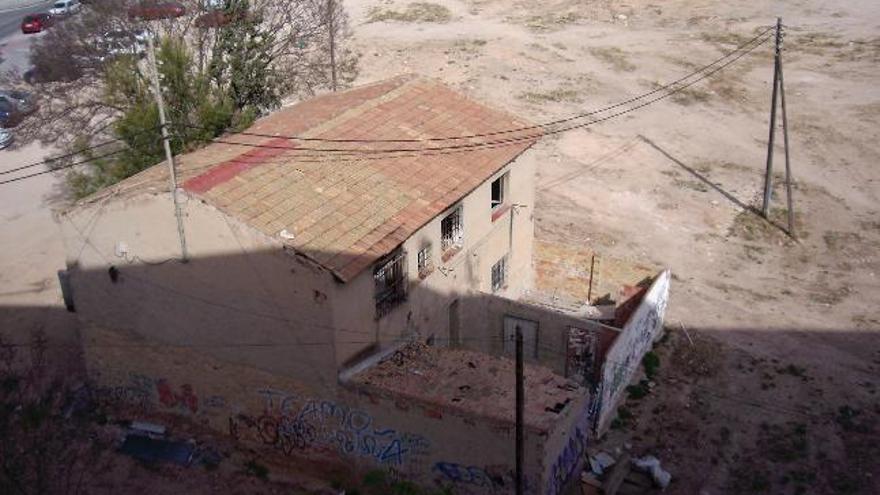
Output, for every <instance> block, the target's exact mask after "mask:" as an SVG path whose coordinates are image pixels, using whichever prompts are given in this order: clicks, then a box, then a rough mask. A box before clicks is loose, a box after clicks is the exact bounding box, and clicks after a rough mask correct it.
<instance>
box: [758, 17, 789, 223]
mask: <svg viewBox="0 0 880 495" xmlns="http://www.w3.org/2000/svg"><path fill="white" fill-rule="evenodd" d="M783 36H784V34H783V30H782V18H781V17H777V18H776V48H775V52H774V62H773V96H772V98H771V107H770V138H769V140H768V142H767V170H766V172H765V173H764V203H763V205H762V208H761V214H762V215H763V216H764V218H767V219H769V215H770V200H771V196H772V194H773V150H774V146H775V143H776V109H777V107H778V104H779V99H780V97H781V99H782V102H781V103H782V132H783V138H784V140H785V192H786V198H787V201H788V205H787V206H788V235H790V236H791V237H792V238H796V237H795V232H794V204H793V200H792V194H791V160H790V155H789V148H788V114H787V111H786V106H785V82H784V81H785V79H784V77H783V75H782V40H783Z"/></svg>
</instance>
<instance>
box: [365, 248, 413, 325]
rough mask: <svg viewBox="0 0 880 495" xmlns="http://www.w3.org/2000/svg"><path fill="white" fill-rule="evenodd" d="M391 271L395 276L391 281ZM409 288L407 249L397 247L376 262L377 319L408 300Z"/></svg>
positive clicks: (374, 273)
mask: <svg viewBox="0 0 880 495" xmlns="http://www.w3.org/2000/svg"><path fill="white" fill-rule="evenodd" d="M389 271H390V272H391V276H392V277H393V278H392V279H391V281H390V283H389V278H388V272H389ZM408 289H409V278H408V277H407V267H406V251H405V250H403V249H397V250H395V251H393V252H392V253H390V254H388V255H387V256H385V257H383V258H382V259H380V260H379V261H378V262H376V264H375V265H374V267H373V302H374V304H375V308H376V319H377V320H378V319H381V318H382V317H384V316H385V315H387V314H389V313H391V311H393V310H394V308H396V307H397V306H399V305H400V304H401V303H403V302H404V301H406V300H407V297H408Z"/></svg>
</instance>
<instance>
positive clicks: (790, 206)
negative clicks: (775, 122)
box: [778, 56, 797, 239]
mask: <svg viewBox="0 0 880 495" xmlns="http://www.w3.org/2000/svg"><path fill="white" fill-rule="evenodd" d="M778 64H779V98H780V100H781V103H782V137H783V142H784V143H785V195H786V199H787V200H788V235H790V236H791V237H792V239H797V234H795V232H794V200H793V199H792V197H791V181H792V177H791V160H790V156H789V152H788V112H787V111H786V108H785V78H784V77H783V76H782V57H781V56H780V57H779V62H778Z"/></svg>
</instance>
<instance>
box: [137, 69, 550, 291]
mask: <svg viewBox="0 0 880 495" xmlns="http://www.w3.org/2000/svg"><path fill="white" fill-rule="evenodd" d="M526 125H528V123H527V122H524V121H522V120H520V119H516V118H514V117H512V116H510V115H508V114H506V113H503V112H501V111H497V110H493V109H490V108H488V107H486V106H483V105H481V104H479V103H476V102H474V101H472V100H470V99H468V98H466V97H465V96H463V95H461V94H459V93H457V92H455V91H453V90H452V89H450V88H448V87H447V86H445V85H443V84H441V83H439V82H437V81H434V80H430V79H425V78H420V77H412V76H409V77H398V78H394V79H391V80H387V81H382V82H378V83H375V84H371V85H368V86H362V87H358V88H355V89H352V90H349V91H345V92H340V93H332V94H328V95H324V96H319V97H317V98H314V99H312V100H308V101H305V102H303V103H299V104H297V105H293V106H291V107H287V108H284V109H281V110H279V111H277V112H274V113H273V114H271V115H270V116H268V117H266V118H264V119H260V120H259V121H258V122H257V123H256V124H254V125H253V126H252V127H251V128H250V129H248V131H249V132H251V133H259V134H265V135H272V136H290V135H297V136H301V137H306V138H323V139H337V140H338V139H343V140H353V139H383V140H388V139H410V140H412V139H419V140H423V139H428V138H439V137H448V136H462V135H471V134H485V133H491V132H495V131H499V130H506V129H512V128H518V127H522V126H526ZM534 135H535V131H520V132H519V133H515V134H502V135H499V136H495V137H491V138H483V139H482V140H479V139H471V140H454V141H431V142H428V143H372V144H366V145H365V144H363V143H335V142H334V143H328V142H314V141H302V140H300V141H292V140H289V139H284V138H269V137H256V136H246V135H230V136H226V137H224V138H223V141H225V143H214V144H211V145H209V146H207V147H205V148H203V149H200V150H198V151H195V152H193V153H189V154H187V155H184V156H182V157H180V158H179V160H178V169H179V175H180V177H179V180H180V183H181V184H182V185H183V188H184V189H186V190H187V191H188V192H189V193H191V194H194V195H196V196H198V197H200V198H202V199H204V200H205V201H206V202H208V203H210V204H213V205H215V206H216V207H218V208H219V209H221V210H222V211H224V212H225V213H227V214H229V215H231V216H233V217H236V218H238V219H239V220H242V221H244V222H245V223H248V224H250V225H252V226H253V227H255V228H257V229H259V230H261V231H262V232H264V233H265V234H267V235H269V236H272V237H274V238H276V239H279V240H281V241H282V242H284V243H285V244H286V245H288V246H291V247H293V248H294V249H295V250H297V251H298V252H301V253H303V254H304V255H306V256H308V257H310V258H312V259H313V260H315V261H316V262H318V263H320V264H321V265H323V266H325V267H326V268H328V269H330V270H331V271H332V272H333V273H334V274H335V275H336V276H337V277H338V278H340V279H341V280H343V281H348V280H351V279H352V278H354V277H355V276H356V275H357V274H359V273H360V272H361V271H362V270H364V269H365V268H367V267H369V266H370V265H372V264H373V263H374V262H375V261H376V260H378V259H379V258H381V257H382V256H384V255H385V254H387V253H389V252H391V251H392V250H394V249H395V248H396V247H397V246H398V245H400V244H401V243H402V242H403V241H404V240H406V239H407V238H408V237H409V236H410V235H412V234H413V233H414V232H415V231H416V230H417V229H419V228H420V227H421V226H422V225H424V224H425V223H427V222H428V221H430V220H431V219H432V218H434V217H435V216H437V215H438V214H440V213H442V212H443V211H444V210H446V209H447V208H448V207H450V206H451V205H453V204H455V203H456V202H457V201H458V200H460V199H461V198H462V197H463V196H465V195H466V194H468V193H469V192H470V191H472V190H473V189H474V188H476V187H477V186H478V185H480V184H481V183H482V182H484V181H486V180H487V179H488V178H489V177H490V176H492V174H494V173H495V172H496V171H498V170H499V169H500V168H502V167H503V166H504V165H506V164H507V163H509V162H510V161H511V160H513V159H514V158H516V157H517V156H518V155H519V154H520V153H522V152H523V151H525V150H526V149H527V148H528V147H529V146H531V144H532V143H533V142H534V139H526V140H522V138H524V137H525V138H530V137H532V136H534ZM511 138H513V139H514V141H515V142H514V143H496V144H493V145H492V146H486V147H481V148H478V149H473V148H471V149H468V150H443V151H440V150H434V151H420V152H399V153H392V154H389V153H382V154H369V153H358V154H354V155H353V154H340V153H331V152H316V151H310V150H304V149H303V148H307V149H314V148H316V147H319V148H321V149H324V150H326V149H327V148H332V149H345V150H348V149H354V148H357V149H359V150H363V149H365V147H366V148H369V149H370V150H388V149H400V148H404V149H410V150H411V149H414V148H419V149H422V148H423V147H431V148H435V147H442V146H450V145H452V146H456V145H462V144H469V143H480V142H483V143H484V142H485V141H486V140H491V141H496V142H497V141H499V140H509V139H511ZM515 138H520V140H519V141H516V139H515ZM229 142H238V143H246V144H248V145H251V146H240V145H233V144H228V143H229ZM163 169H164V166H156V167H153V168H152V169H150V170H148V171H145V172H143V173H141V174H138V175H136V176H134V177H131V178H129V179H127V181H126V182H132V181H133V182H136V183H137V181H140V182H139V183H138V184H143V183H153V184H154V185H155V180H156V179H159V178H163V177H166V176H165V172H163ZM282 230H286V231H287V233H289V234H292V238H291V237H290V236H283V237H282V236H281V235H280V232H281V231H282Z"/></svg>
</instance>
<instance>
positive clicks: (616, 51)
mask: <svg viewBox="0 0 880 495" xmlns="http://www.w3.org/2000/svg"><path fill="white" fill-rule="evenodd" d="M590 55H592V56H594V57H596V58H598V59H599V60H601V61H603V62H605V63H606V64H608V65H610V66H611V67H612V68H613V69H614V70H616V71H618V72H632V71H634V70H636V66H635V64H633V63H632V62H630V61H629V56H628V55H627V54H626V52H624V51H623V50H621V49H620V48H617V47H616V46H608V47H592V48H590Z"/></svg>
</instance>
